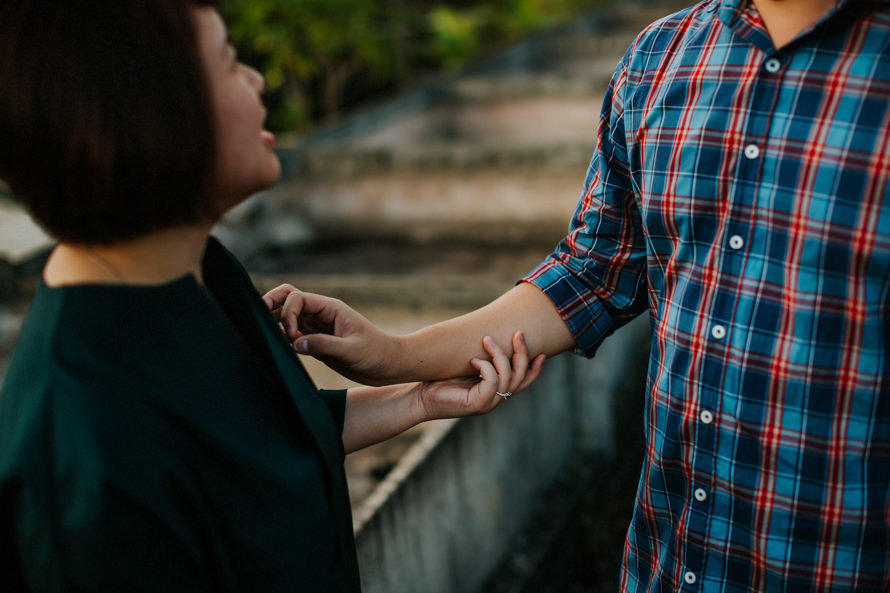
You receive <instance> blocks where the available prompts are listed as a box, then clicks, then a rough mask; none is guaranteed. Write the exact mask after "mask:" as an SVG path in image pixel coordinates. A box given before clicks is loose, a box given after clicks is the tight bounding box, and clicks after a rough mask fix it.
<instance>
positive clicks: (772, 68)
mask: <svg viewBox="0 0 890 593" xmlns="http://www.w3.org/2000/svg"><path fill="white" fill-rule="evenodd" d="M763 67H764V68H766V71H767V72H769V73H770V74H775V73H776V72H778V71H779V69H780V68H781V67H782V62H780V61H779V60H777V59H776V58H770V59H768V60H767V61H766V64H764V65H763Z"/></svg>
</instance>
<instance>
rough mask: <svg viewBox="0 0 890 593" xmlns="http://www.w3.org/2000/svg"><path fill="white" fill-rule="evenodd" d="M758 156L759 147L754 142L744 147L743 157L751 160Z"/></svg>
mask: <svg viewBox="0 0 890 593" xmlns="http://www.w3.org/2000/svg"><path fill="white" fill-rule="evenodd" d="M759 156H760V149H759V148H758V147H757V145H756V144H749V145H748V146H746V147H745V157H747V158H749V159H751V160H752V161H753V160H754V159H756V158H757V157H759Z"/></svg>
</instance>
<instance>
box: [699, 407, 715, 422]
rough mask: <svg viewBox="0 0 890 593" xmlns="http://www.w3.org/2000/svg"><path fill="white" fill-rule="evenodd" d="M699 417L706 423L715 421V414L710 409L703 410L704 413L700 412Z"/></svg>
mask: <svg viewBox="0 0 890 593" xmlns="http://www.w3.org/2000/svg"><path fill="white" fill-rule="evenodd" d="M698 417H699V419H700V420H701V421H702V422H704V423H705V424H710V423H711V422H713V421H714V414H712V413H711V411H710V410H702V413H701V414H699V416H698Z"/></svg>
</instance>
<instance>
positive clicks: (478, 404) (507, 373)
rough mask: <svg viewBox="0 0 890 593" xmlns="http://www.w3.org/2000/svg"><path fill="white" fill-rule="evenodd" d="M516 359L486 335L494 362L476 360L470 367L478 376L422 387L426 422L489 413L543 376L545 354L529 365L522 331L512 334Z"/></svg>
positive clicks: (487, 344) (484, 341)
mask: <svg viewBox="0 0 890 593" xmlns="http://www.w3.org/2000/svg"><path fill="white" fill-rule="evenodd" d="M512 341H513V356H512V357H508V356H507V354H506V353H505V352H504V351H503V349H501V347H500V346H498V345H497V343H496V342H495V341H494V340H493V339H491V338H490V337H488V336H486V337H485V338H484V339H483V340H482V346H483V348H484V349H485V351H486V352H487V353H488V354H489V355H490V356H491V361H490V362H489V361H487V360H483V359H480V358H474V359H473V360H472V361H471V362H470V364H471V365H472V366H473V368H475V369H476V370H477V371H479V375H478V376H477V377H465V378H461V379H448V380H445V381H433V382H427V383H421V384H420V394H419V397H420V404H421V406H422V408H423V409H424V411H425V415H426V419H427V420H434V419H437V418H456V417H460V416H472V415H476V414H487V413H488V412H490V411H491V410H493V409H494V408H495V407H497V406H498V405H499V404H500V403H501V402H503V401H506V400H507V399H509V398H510V397H512V396H513V395H515V394H517V393H519V392H520V391H522V390H524V389H525V388H527V387H528V386H529V385H531V384H532V382H534V380H535V379H537V378H538V375H540V374H541V368H542V367H543V364H544V358H545V355H544V354H539V355H538V356H537V357H535V359H534V360H532V361H531V363H529V358H528V347H527V346H526V343H525V336H524V335H523V333H522V332H521V331H517V332H516V333H514V334H513V338H512Z"/></svg>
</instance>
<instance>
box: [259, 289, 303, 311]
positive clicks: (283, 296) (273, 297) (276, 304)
mask: <svg viewBox="0 0 890 593" xmlns="http://www.w3.org/2000/svg"><path fill="white" fill-rule="evenodd" d="M296 290H297V289H296V288H294V287H293V286H291V285H290V284H282V285H281V286H277V287H275V288H273V289H272V290H270V291H269V292H267V293H266V294H264V295H263V302H264V303H266V306H267V307H269V309H270V310H272V311H275V310H276V309H280V308H281V306H282V305H284V301H286V300H287V297H289V296H290V294H291V293H292V292H294V291H296Z"/></svg>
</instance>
